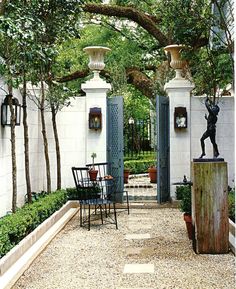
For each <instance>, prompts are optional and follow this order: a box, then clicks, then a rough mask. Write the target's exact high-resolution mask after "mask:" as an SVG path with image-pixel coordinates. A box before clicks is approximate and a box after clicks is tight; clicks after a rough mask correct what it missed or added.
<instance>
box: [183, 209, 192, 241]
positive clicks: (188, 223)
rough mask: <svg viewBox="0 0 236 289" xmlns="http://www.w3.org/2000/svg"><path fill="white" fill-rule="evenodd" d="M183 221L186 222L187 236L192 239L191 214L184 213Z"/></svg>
mask: <svg viewBox="0 0 236 289" xmlns="http://www.w3.org/2000/svg"><path fill="white" fill-rule="evenodd" d="M184 221H185V223H186V228H187V232H188V238H189V240H192V239H193V224H192V216H191V215H189V214H187V213H184Z"/></svg>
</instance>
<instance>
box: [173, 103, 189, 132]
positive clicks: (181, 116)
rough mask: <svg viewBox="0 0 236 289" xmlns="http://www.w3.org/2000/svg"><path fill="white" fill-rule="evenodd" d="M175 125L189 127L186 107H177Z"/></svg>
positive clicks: (176, 126)
mask: <svg viewBox="0 0 236 289" xmlns="http://www.w3.org/2000/svg"><path fill="white" fill-rule="evenodd" d="M174 127H175V128H187V111H186V107H175V113H174Z"/></svg>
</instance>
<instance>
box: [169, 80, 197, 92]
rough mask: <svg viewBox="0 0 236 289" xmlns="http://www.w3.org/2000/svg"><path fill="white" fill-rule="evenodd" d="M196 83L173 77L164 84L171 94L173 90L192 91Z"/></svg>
mask: <svg viewBox="0 0 236 289" xmlns="http://www.w3.org/2000/svg"><path fill="white" fill-rule="evenodd" d="M194 87H195V85H194V83H193V82H191V81H190V80H188V79H184V78H183V79H172V80H170V81H169V82H167V83H166V84H165V86H164V89H165V91H166V92H167V93H168V94H169V92H170V93H171V92H172V91H186V92H191V91H192V90H193V89H194Z"/></svg>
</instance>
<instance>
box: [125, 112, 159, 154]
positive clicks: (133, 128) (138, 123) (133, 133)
mask: <svg viewBox="0 0 236 289" xmlns="http://www.w3.org/2000/svg"><path fill="white" fill-rule="evenodd" d="M155 133H156V132H155V118H152V119H150V118H146V119H133V118H132V117H131V118H130V119H129V120H128V121H127V122H126V123H125V124H124V154H125V156H126V157H131V158H133V157H137V156H142V155H149V154H150V155H151V154H152V153H153V152H155V151H156V142H155V139H156V137H155Z"/></svg>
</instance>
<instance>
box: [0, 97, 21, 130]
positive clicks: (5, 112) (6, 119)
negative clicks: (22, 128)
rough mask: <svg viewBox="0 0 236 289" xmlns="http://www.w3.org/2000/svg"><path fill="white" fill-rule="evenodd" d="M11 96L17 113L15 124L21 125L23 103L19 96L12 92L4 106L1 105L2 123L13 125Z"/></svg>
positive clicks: (6, 98)
mask: <svg viewBox="0 0 236 289" xmlns="http://www.w3.org/2000/svg"><path fill="white" fill-rule="evenodd" d="M10 98H12V105H13V109H14V112H15V115H16V123H15V125H20V119H21V105H20V104H19V101H18V99H17V98H15V97H13V96H12V94H7V95H6V97H5V99H4V101H3V103H2V106H1V124H2V126H5V125H9V126H10V125H11V110H10Z"/></svg>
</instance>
